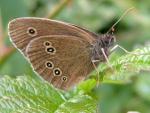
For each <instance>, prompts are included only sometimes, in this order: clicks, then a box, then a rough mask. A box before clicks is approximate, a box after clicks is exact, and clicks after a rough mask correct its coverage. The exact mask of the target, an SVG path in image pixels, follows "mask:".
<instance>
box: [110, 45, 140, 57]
mask: <svg viewBox="0 0 150 113" xmlns="http://www.w3.org/2000/svg"><path fill="white" fill-rule="evenodd" d="M117 48H120V49H121V50H123V51H124V52H125V53H127V54H133V55H138V54H136V53H133V52H130V51H128V50H126V49H125V48H123V47H122V46H120V45H118V44H117V45H115V46H114V47H113V48H112V49H111V50H110V52H113V51H114V50H116V49H117Z"/></svg>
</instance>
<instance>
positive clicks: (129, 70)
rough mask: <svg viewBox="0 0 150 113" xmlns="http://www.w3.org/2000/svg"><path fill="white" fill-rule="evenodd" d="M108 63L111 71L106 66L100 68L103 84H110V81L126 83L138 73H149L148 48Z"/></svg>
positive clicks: (149, 55) (149, 52) (149, 57)
mask: <svg viewBox="0 0 150 113" xmlns="http://www.w3.org/2000/svg"><path fill="white" fill-rule="evenodd" d="M110 63H111V64H112V69H111V68H110V67H108V66H106V65H104V66H100V67H101V68H102V70H100V71H101V73H102V75H101V76H102V77H103V82H107V81H108V82H112V81H111V80H114V81H115V82H117V80H119V81H120V80H122V82H126V80H130V77H131V76H132V75H135V74H138V73H140V71H148V72H149V71H150V46H147V47H144V48H141V49H136V50H135V51H133V52H131V53H129V54H127V55H123V56H121V57H119V58H117V59H116V60H115V59H113V60H112V61H111V62H110ZM110 73H111V74H110Z"/></svg>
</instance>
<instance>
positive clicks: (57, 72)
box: [53, 68, 62, 76]
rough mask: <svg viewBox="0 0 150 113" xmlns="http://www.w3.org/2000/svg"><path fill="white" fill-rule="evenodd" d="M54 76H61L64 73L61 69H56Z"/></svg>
mask: <svg viewBox="0 0 150 113" xmlns="http://www.w3.org/2000/svg"><path fill="white" fill-rule="evenodd" d="M53 74H54V76H61V74H62V71H61V70H60V69H59V68H55V69H54V70H53Z"/></svg>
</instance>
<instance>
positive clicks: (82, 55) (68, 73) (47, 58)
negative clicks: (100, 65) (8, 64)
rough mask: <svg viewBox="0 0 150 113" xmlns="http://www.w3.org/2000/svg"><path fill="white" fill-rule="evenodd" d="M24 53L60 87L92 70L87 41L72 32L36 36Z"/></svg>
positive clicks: (76, 80)
mask: <svg viewBox="0 0 150 113" xmlns="http://www.w3.org/2000/svg"><path fill="white" fill-rule="evenodd" d="M49 48H53V49H51V50H54V51H53V52H52V51H49V50H50V49H49ZM26 53H27V57H28V58H29V60H30V62H31V64H32V66H33V68H34V70H35V71H36V72H37V73H38V74H39V75H41V76H42V77H43V78H44V79H45V80H47V81H49V82H51V83H52V84H53V85H54V86H55V87H57V88H60V89H65V90H67V89H68V88H70V87H72V86H74V85H75V84H76V83H78V82H79V81H81V80H83V79H85V78H86V77H87V75H88V74H89V73H90V72H91V71H92V70H93V66H92V63H91V56H90V55H91V51H90V45H89V43H88V42H85V41H84V40H81V38H78V37H75V36H65V35H62V36H60V35H53V36H42V37H39V38H37V39H34V40H32V41H31V42H30V43H29V45H28V46H27V50H26ZM48 63H49V65H48ZM56 70H59V71H60V73H59V74H58V73H55V71H56Z"/></svg>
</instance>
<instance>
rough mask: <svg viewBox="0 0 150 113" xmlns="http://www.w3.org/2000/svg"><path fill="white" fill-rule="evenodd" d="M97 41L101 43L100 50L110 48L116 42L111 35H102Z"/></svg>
mask: <svg viewBox="0 0 150 113" xmlns="http://www.w3.org/2000/svg"><path fill="white" fill-rule="evenodd" d="M99 40H100V41H101V47H102V48H110V47H112V46H113V45H114V43H115V42H116V38H115V36H114V35H113V34H104V35H102V36H100V38H99Z"/></svg>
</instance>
